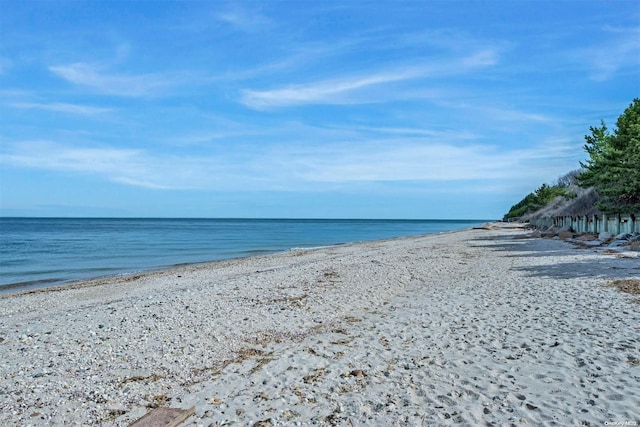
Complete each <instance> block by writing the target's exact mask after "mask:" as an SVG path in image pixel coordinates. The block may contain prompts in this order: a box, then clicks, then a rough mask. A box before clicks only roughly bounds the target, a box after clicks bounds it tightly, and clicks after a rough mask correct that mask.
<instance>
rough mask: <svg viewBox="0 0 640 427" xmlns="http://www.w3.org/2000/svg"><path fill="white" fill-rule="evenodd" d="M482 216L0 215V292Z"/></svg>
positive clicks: (427, 230) (442, 227)
mask: <svg viewBox="0 0 640 427" xmlns="http://www.w3.org/2000/svg"><path fill="white" fill-rule="evenodd" d="M482 222H484V221H482V220H328V219H317V220H316V219H124V218H110V219H104V218H0V292H3V291H4V292H6V291H14V290H16V289H17V288H34V287H44V286H53V285H59V284H63V283H66V282H70V281H75V280H80V279H88V278H94V277H100V276H108V275H116V274H124V273H132V272H138V271H145V270H153V269H159V268H164V267H170V266H174V265H178V264H184V263H199V262H205V261H215V260H222V259H231V258H240V257H248V256H254V255H263V254H269V253H276V252H282V251H288V250H295V249H303V248H312V247H319V246H328V245H339V244H345V243H354V242H362V241H369V240H378V239H386V238H391V237H401V236H409V235H421V234H431V233H438V232H444V231H451V230H458V229H463V228H469V227H472V226H475V225H478V224H481V223H482Z"/></svg>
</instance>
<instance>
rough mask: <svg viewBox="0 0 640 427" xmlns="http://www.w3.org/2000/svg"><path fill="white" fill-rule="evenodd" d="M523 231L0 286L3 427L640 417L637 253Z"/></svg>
mask: <svg viewBox="0 0 640 427" xmlns="http://www.w3.org/2000/svg"><path fill="white" fill-rule="evenodd" d="M522 234H523V231H522V230H517V229H496V230H466V231H461V232H453V233H444V234H438V235H429V236H421V237H410V238H401V239H393V240H385V241H376V242H368V243H361V244H355V245H344V246H336V247H328V248H322V249H315V250H307V251H291V252H287V253H284V254H279V255H272V256H265V257H255V258H248V259H240V260H233V261H224V262H217V263H212V264H206V265H197V266H187V267H182V268H178V269H173V270H168V271H162V272H153V273H145V274H139V275H135V276H125V277H115V278H109V279H101V280H95V281H89V282H84V283H80V284H76V285H73V286H68V287H66V288H56V289H49V290H42V291H36V292H31V293H23V294H16V295H3V296H0V425H3V426H22V425H33V426H39V425H119V426H126V425H129V424H130V423H132V422H133V421H135V420H137V419H139V418H140V417H141V416H143V415H144V414H145V413H147V412H148V411H150V410H151V409H152V408H154V407H158V406H168V407H175V408H190V407H195V414H194V415H193V416H191V417H190V418H189V419H187V420H186V422H185V423H184V425H202V426H205V427H206V426H223V425H238V426H245V425H262V426H268V425H274V426H276V425H283V426H288V425H344V426H367V425H372V426H382V425H389V426H391V425H411V426H414V425H415V426H437V425H452V424H459V425H517V426H519V425H558V426H566V425H591V426H603V425H640V304H638V299H639V298H640V297H639V296H637V295H636V296H634V295H630V294H628V293H624V292H621V291H619V290H618V289H616V288H613V287H609V286H607V285H608V284H610V283H611V282H612V281H613V280H615V279H637V278H640V259H639V258H637V257H626V256H624V255H621V254H616V253H607V252H606V251H603V250H596V249H592V248H591V249H585V248H577V247H574V246H573V245H571V244H570V243H567V242H563V241H559V240H551V239H540V238H529V239H521V238H516V237H517V236H519V235H522ZM634 423H635V424H634Z"/></svg>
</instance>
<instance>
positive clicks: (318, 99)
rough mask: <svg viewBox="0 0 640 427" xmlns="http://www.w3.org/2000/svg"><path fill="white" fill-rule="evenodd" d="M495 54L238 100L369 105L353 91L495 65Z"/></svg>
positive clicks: (255, 104) (248, 94)
mask: <svg viewBox="0 0 640 427" xmlns="http://www.w3.org/2000/svg"><path fill="white" fill-rule="evenodd" d="M497 61H498V58H497V53H496V52H495V51H493V50H481V51H478V52H475V53H474V54H472V55H468V56H465V57H462V58H459V59H454V60H444V61H442V60H441V61H433V62H431V63H427V64H424V65H421V66H410V67H402V68H396V69H394V70H390V71H383V72H376V73H371V74H367V75H360V76H355V77H349V78H342V79H331V80H324V81H318V82H314V83H308V84H300V85H291V86H288V87H284V88H279V89H273V90H250V89H247V90H244V91H243V92H242V94H241V99H240V101H241V102H242V103H243V104H245V105H246V106H248V107H251V108H256V109H262V108H273V107H285V106H293V105H304V104H343V103H359V102H370V101H368V100H367V101H363V100H357V99H353V98H350V97H349V95H350V94H353V93H354V92H356V91H358V90H360V89H365V88H369V87H372V86H378V85H383V84H388V83H395V82H402V81H407V80H415V79H422V78H428V77H436V76H443V75H458V74H464V73H468V72H470V71H473V70H477V69H479V68H484V67H488V66H491V65H495V64H496V63H497Z"/></svg>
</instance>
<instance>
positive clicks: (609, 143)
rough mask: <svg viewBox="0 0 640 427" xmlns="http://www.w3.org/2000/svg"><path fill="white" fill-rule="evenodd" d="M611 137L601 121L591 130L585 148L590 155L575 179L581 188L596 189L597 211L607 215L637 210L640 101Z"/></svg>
mask: <svg viewBox="0 0 640 427" xmlns="http://www.w3.org/2000/svg"><path fill="white" fill-rule="evenodd" d="M616 126H617V128H616V130H615V131H614V132H613V134H610V133H609V131H608V130H607V127H606V125H605V124H604V122H602V123H601V126H600V127H598V128H594V127H591V128H590V131H591V135H587V136H585V141H586V144H585V145H584V149H585V151H586V152H587V154H589V159H588V160H587V161H586V162H585V163H582V162H581V163H580V165H581V166H582V167H583V169H584V171H583V172H582V173H581V174H580V175H579V176H578V182H579V184H580V185H581V186H583V187H591V186H593V187H595V188H596V190H597V192H598V194H599V195H600V197H601V200H600V202H598V208H599V209H600V210H602V211H603V212H608V213H629V212H639V211H640V99H638V98H636V99H634V100H633V102H632V103H631V105H629V107H628V108H627V109H626V110H625V111H624V113H622V115H620V117H618V120H617V122H616Z"/></svg>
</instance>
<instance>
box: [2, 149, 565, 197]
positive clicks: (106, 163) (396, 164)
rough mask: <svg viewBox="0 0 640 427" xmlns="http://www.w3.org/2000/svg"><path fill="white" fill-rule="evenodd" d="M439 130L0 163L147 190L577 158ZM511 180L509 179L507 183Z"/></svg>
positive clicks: (526, 170)
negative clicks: (451, 139)
mask: <svg viewBox="0 0 640 427" xmlns="http://www.w3.org/2000/svg"><path fill="white" fill-rule="evenodd" d="M437 139H439V138H438V137H425V138H423V139H419V138H413V137H409V138H405V137H397V138H392V139H377V140H375V141H368V142H361V143H344V142H340V141H334V142H332V143H330V144H326V145H318V146H316V145H299V144H291V143H287V144H285V143H282V144H277V145H274V144H271V145H266V146H263V147H261V146H251V147H249V149H247V147H244V148H233V149H232V148H230V149H229V150H227V151H226V152H225V153H215V152H209V153H207V152H204V153H202V154H201V155H199V156H195V155H189V156H184V155H176V154H171V153H156V152H150V151H148V150H142V149H123V148H116V147H109V146H102V147H96V146H91V145H84V146H77V145H69V144H66V143H65V144H63V143H56V142H51V141H26V142H20V143H9V144H3V148H2V151H1V154H2V155H1V156H0V162H2V163H4V164H8V165H13V166H19V167H24V168H36V169H44V170H52V171H59V172H64V173H70V172H71V173H79V174H86V175H93V176H98V177H102V178H104V179H107V180H110V181H112V182H117V183H121V184H123V185H131V186H137V187H144V188H151V189H201V190H239V191H255V190H287V191H296V190H314V191H322V190H326V189H331V188H349V187H351V186H354V185H355V186H360V185H362V184H366V185H378V184H380V183H385V182H386V183H392V182H400V181H412V182H424V183H428V182H432V183H433V182H440V183H442V182H459V181H476V180H494V181H498V182H504V183H505V185H507V184H508V185H512V182H513V180H514V176H513V171H514V170H518V171H520V172H519V174H518V179H533V180H535V181H541V180H542V181H543V180H545V179H549V177H556V176H559V175H560V174H562V173H565V172H566V171H567V170H571V169H573V168H574V167H575V164H577V161H576V158H575V153H576V151H577V150H576V146H575V144H573V142H572V141H569V140H558V141H548V143H547V144H542V145H539V146H536V147H531V148H527V149H512V150H508V149H505V148H499V147H497V146H487V145H479V144H459V143H446V142H434V141H436V140H437ZM509 183H511V184H509Z"/></svg>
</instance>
